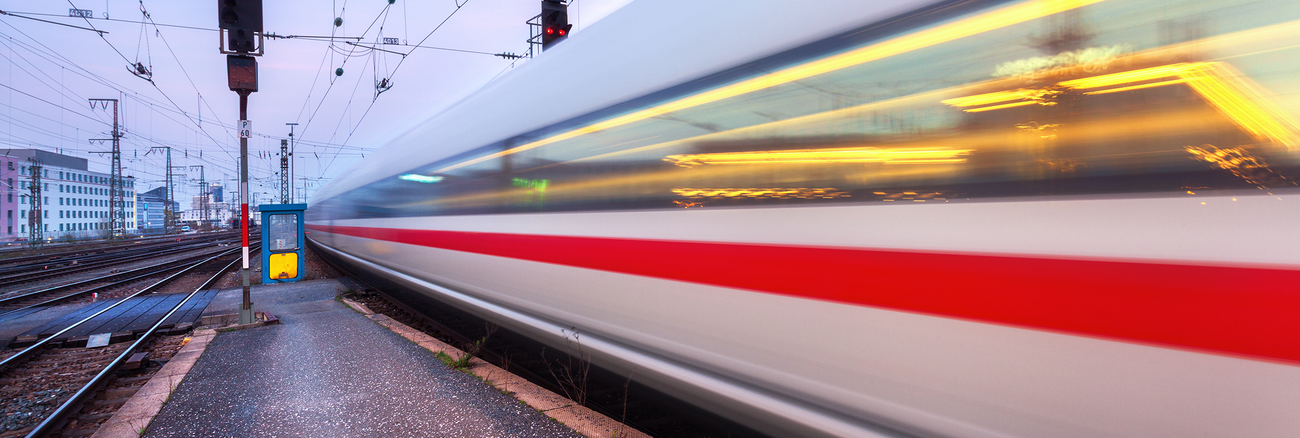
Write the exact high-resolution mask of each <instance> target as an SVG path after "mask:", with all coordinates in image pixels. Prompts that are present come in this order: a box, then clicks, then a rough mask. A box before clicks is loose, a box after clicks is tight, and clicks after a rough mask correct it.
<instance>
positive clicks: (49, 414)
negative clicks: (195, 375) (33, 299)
mask: <svg viewBox="0 0 1300 438" xmlns="http://www.w3.org/2000/svg"><path fill="white" fill-rule="evenodd" d="M238 256H239V249H238V248H236V249H231V250H226V251H222V252H220V253H218V254H216V255H211V256H210V257H207V258H204V259H203V260H199V261H197V262H193V263H191V264H190V265H189V266H188V267H185V268H183V269H181V270H179V271H177V272H175V273H173V274H171V275H169V276H167V277H166V278H163V279H160V280H158V281H157V282H155V283H153V284H151V285H149V286H147V287H145V288H144V289H141V290H140V291H138V292H135V293H133V294H131V295H130V296H128V297H125V298H123V299H122V300H120V301H119V302H118V303H116V304H114V305H112V306H108V307H105V308H103V309H101V310H99V311H98V312H96V313H95V314H93V315H90V316H87V317H85V318H82V319H80V320H78V321H76V322H74V323H72V324H70V325H68V326H67V327H65V328H63V329H62V330H59V331H58V332H57V333H55V334H53V335H52V336H48V337H45V338H44V339H41V340H40V341H38V342H36V343H35V344H33V345H31V346H30V347H27V348H26V349H24V350H22V351H19V352H17V353H14V354H12V355H10V356H9V357H7V358H5V359H4V360H3V361H0V382H4V383H5V384H4V386H3V389H0V397H3V400H12V401H13V402H11V403H10V406H9V407H5V409H6V410H8V409H9V408H11V407H12V406H13V405H14V404H19V405H24V406H26V407H27V408H29V411H28V412H29V413H31V415H29V416H27V417H22V416H21V415H18V416H15V415H14V414H13V413H11V412H4V413H5V414H6V417H5V418H6V420H9V421H10V422H20V421H24V420H26V421H25V422H24V423H23V424H13V425H4V426H6V427H7V428H11V429H16V430H10V431H9V432H3V433H0V437H9V436H27V437H43V436H49V435H51V434H54V433H59V434H61V435H63V436H82V435H88V434H89V433H93V430H88V429H87V428H86V427H84V426H86V425H87V424H94V425H97V424H98V422H99V421H102V420H104V419H107V418H108V417H109V416H111V415H112V411H115V410H116V407H120V406H121V403H124V402H125V400H126V399H127V398H129V396H127V397H122V395H123V394H126V393H128V392H132V388H138V387H139V386H141V385H143V384H144V382H145V381H147V380H148V379H147V378H142V377H143V376H140V375H131V374H127V375H119V373H118V372H117V371H118V369H119V368H120V367H122V366H123V365H124V364H126V363H128V362H131V363H133V364H139V363H140V362H142V361H143V362H145V363H146V364H145V366H147V358H141V357H140V356H138V355H136V353H137V352H139V351H141V350H142V349H143V348H147V347H148V346H149V344H150V343H152V342H154V335H155V334H156V333H158V331H159V329H160V327H162V325H163V323H164V322H165V321H167V320H168V319H169V318H171V317H172V316H173V314H175V313H176V312H177V310H178V309H181V308H182V306H184V305H185V304H186V303H187V302H188V301H189V300H190V299H192V298H194V296H195V295H196V294H198V293H199V292H201V291H203V290H205V289H207V288H208V287H209V286H210V285H211V284H213V283H214V282H216V281H217V280H218V279H219V278H220V277H221V276H222V275H223V274H224V273H225V272H226V271H227V270H229V269H230V268H231V267H233V266H235V265H236V264H237V263H238V262H239V260H240V259H239V257H238ZM227 259H232V260H230V261H229V262H226V261H225V260H227ZM194 275H201V276H204V277H206V280H205V281H203V283H202V284H201V285H199V286H198V287H197V288H195V289H194V290H193V291H192V292H189V293H188V295H186V297H185V298H184V299H182V300H180V301H179V302H178V303H177V304H175V305H174V306H173V307H171V310H170V311H168V312H166V314H165V315H162V316H161V317H160V318H158V319H157V322H156V323H153V325H152V326H151V327H149V328H148V329H147V330H145V331H144V332H142V333H139V334H137V335H136V336H135V341H134V342H132V343H130V344H129V345H128V344H127V343H125V342H119V343H116V344H110V345H108V346H106V347H103V348H99V349H93V350H92V349H86V348H52V347H53V343H52V342H51V341H53V340H55V339H57V338H59V336H60V335H62V334H63V333H66V332H69V331H71V330H73V329H75V328H77V327H78V326H80V325H82V324H85V323H87V322H89V321H91V320H93V319H95V317H97V316H99V315H101V314H104V313H105V312H109V311H110V310H111V309H113V308H114V307H116V306H118V305H120V304H122V303H126V302H127V301H128V300H130V299H131V298H134V297H137V296H141V295H145V294H150V293H154V292H155V291H158V290H161V288H163V287H165V286H166V285H168V284H170V283H172V282H176V281H178V280H180V279H181V278H182V277H185V276H194ZM166 342H174V341H171V340H168V341H165V342H164V343H166ZM133 356H134V357H133ZM155 371H156V370H155ZM110 381H112V382H113V383H112V385H111V386H113V387H114V388H113V390H114V391H116V392H115V394H109V395H107V396H106V397H101V398H103V399H106V400H109V402H107V403H106V402H92V401H91V399H92V398H93V397H94V396H95V395H96V394H97V393H98V392H99V389H100V388H101V387H103V386H104V385H105V384H107V383H109V382H110ZM114 403H116V407H114V406H112V405H113V404H114ZM83 407H84V408H88V409H89V410H90V411H91V412H90V413H87V414H85V415H80V416H76V415H77V414H78V413H79V412H81V411H82V409H83ZM70 420H71V422H72V424H74V426H76V425H80V426H82V427H77V428H76V430H75V431H62V430H60V429H61V428H63V427H64V425H65V424H69V421H70ZM37 421H39V423H37ZM13 426H22V427H19V428H14V427H13ZM95 427H97V426H95ZM64 432H67V433H64Z"/></svg>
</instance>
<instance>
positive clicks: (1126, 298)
mask: <svg viewBox="0 0 1300 438" xmlns="http://www.w3.org/2000/svg"><path fill="white" fill-rule="evenodd" d="M307 228H311V229H314V230H318V231H322V232H328V233H337V234H344V235H349V236H356V237H363V238H368V239H378V240H385V241H390V242H398V243H405V244H412V245H421V246H427V247H433V248H442V249H449V250H455V251H464V252H471V253H476V254H486V255H493V256H500V257H509V258H515V259H521V260H530V261H536V262H543V263H554V264H560V265H566V266H574V267H579V268H589V269H599V270H604V271H612V272H619V273H625V274H633V275H642V276H648V277H656V278H664V279H669V280H678V281H688V282H694V283H702V284H708V285H715V286H723V287H730V288H740V289H749V290H755V291H762V292H770V293H777V294H783V295H790V296H797V297H805V298H813V299H820V300H828V301H836V302H842V303H852V304H858V305H864V306H871V307H880V308H888V309H895V310H903V311H910V312H919V313H926V314H932V315H941V316H949V317H956V318H963V319H972V320H978V321H984V322H993V323H998V324H1009V325H1016V326H1022V327H1030V328H1037V329H1047V330H1052V331H1063V332H1068V333H1074V334H1083V335H1089V336H1102V337H1108V338H1118V339H1123V340H1129V341H1138V342H1144V343H1156V344H1162V345H1167V346H1176V347H1182V348H1192V349H1197V350H1210V351H1213V352H1219V353H1228V354H1233V355H1245V356H1250V357H1255V358H1264V359H1273V360H1277V359H1280V360H1283V361H1286V362H1291V363H1293V364H1294V363H1295V362H1300V292H1297V285H1300V271H1297V270H1287V269H1270V268H1245V267H1210V266H1190V265H1176V264H1162V263H1142V262H1117V261H1096V260H1060V259H1043V258H1032V257H1011V256H994V255H970V254H936V253H918V252H903V251H881V250H866V249H852V248H825V247H800V246H780V245H761V244H732V243H707V242H683V241H659V240H636V239H613V238H591V237H564V236H541V235H523V234H498V233H470V232H455V231H434V230H407V229H391V228H366V227H338V226H335V227H331V226H318V225H309V226H308V227H307Z"/></svg>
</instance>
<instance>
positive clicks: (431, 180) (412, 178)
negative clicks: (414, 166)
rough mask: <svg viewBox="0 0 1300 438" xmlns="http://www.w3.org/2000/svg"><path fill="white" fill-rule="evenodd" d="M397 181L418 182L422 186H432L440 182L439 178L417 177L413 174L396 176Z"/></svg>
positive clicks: (440, 178)
mask: <svg viewBox="0 0 1300 438" xmlns="http://www.w3.org/2000/svg"><path fill="white" fill-rule="evenodd" d="M397 179H401V180H405V181H413V182H418V183H423V184H433V183H436V182H438V181H442V177H441V176H428V175H417V174H414V173H407V174H403V175H401V176H398V177H397Z"/></svg>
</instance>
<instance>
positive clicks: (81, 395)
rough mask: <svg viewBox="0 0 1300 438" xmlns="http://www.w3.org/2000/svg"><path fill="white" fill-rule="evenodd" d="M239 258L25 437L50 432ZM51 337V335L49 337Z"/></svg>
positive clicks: (207, 282)
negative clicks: (164, 324) (169, 319)
mask: <svg viewBox="0 0 1300 438" xmlns="http://www.w3.org/2000/svg"><path fill="white" fill-rule="evenodd" d="M241 250H242V247H241V249H236V250H230V251H227V252H226V253H224V254H221V255H218V256H215V257H213V258H212V259H215V258H217V257H221V256H223V255H226V254H235V253H238V252H239V251H241ZM212 259H208V260H205V261H203V262H200V263H199V264H196V265H194V267H198V266H201V265H203V264H204V263H207V262H208V261H210V260H212ZM240 260H241V259H238V258H236V259H235V260H233V261H231V262H230V263H229V264H227V265H226V266H225V267H223V268H221V269H220V270H218V271H217V272H216V273H215V274H212V277H211V278H208V280H207V281H205V282H203V284H202V285H200V286H199V287H198V288H196V289H194V291H193V292H190V294H189V295H187V296H186V297H185V299H183V300H181V302H180V303H177V304H176V305H175V306H173V307H172V310H171V311H169V312H167V314H166V315H163V317H162V318H159V319H158V322H157V323H155V324H154V325H153V327H150V328H149V330H148V331H145V332H144V334H142V335H140V337H139V338H138V339H136V341H135V342H134V343H132V344H131V346H130V347H127V348H126V350H125V351H123V352H122V354H119V355H118V356H117V358H116V359H113V362H111V363H109V364H108V366H106V367H104V369H103V370H102V371H100V372H99V374H96V375H95V377H94V378H92V379H90V382H87V383H86V384H85V385H84V386H82V387H81V389H80V390H78V391H77V392H76V393H75V394H73V395H72V397H69V398H68V400H67V401H64V402H63V404H62V405H59V408H58V409H55V410H54V412H52V413H50V415H49V416H47V417H45V421H42V422H41V424H38V425H36V428H34V429H32V431H31V432H28V433H27V437H28V438H35V437H43V436H45V435H46V434H48V433H49V432H51V429H53V428H54V425H55V424H57V423H60V422H62V421H63V417H65V416H67V415H69V414H71V413H72V412H73V411H74V410H75V408H80V405H81V402H82V401H83V399H85V398H86V397H88V396H90V395H91V394H94V392H95V389H96V388H97V387H98V386H99V384H100V383H103V381H104V380H106V379H108V375H109V374H111V373H112V372H113V371H114V370H115V369H116V368H117V367H118V365H121V364H122V362H125V361H126V360H127V358H130V357H131V354H132V353H134V352H135V350H136V349H137V348H140V345H142V344H144V341H146V340H148V339H149V337H150V336H152V335H153V334H154V332H156V331H157V330H158V328H159V327H162V324H163V323H164V322H167V319H168V318H171V317H172V315H173V314H175V313H176V311H177V310H179V309H180V308H181V307H182V306H184V305H185V303H187V302H189V301H190V299H192V298H194V295H197V294H198V293H199V292H202V291H203V290H205V289H207V288H208V286H210V285H212V283H213V282H215V281H217V279H219V278H221V276H222V275H224V274H225V273H226V271H227V270H229V269H230V267H231V266H235V264H236V263H239V261H240ZM188 270H189V269H186V271H188ZM173 277H174V276H173ZM168 278H169V279H170V278H172V277H168ZM123 301H125V300H123ZM52 338H53V336H51V337H50V338H49V339H52Z"/></svg>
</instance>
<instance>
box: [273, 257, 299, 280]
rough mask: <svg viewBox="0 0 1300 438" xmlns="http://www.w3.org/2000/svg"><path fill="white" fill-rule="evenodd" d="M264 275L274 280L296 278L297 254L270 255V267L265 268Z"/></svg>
mask: <svg viewBox="0 0 1300 438" xmlns="http://www.w3.org/2000/svg"><path fill="white" fill-rule="evenodd" d="M266 274H267V275H269V276H270V277H271V278H273V279H276V280H288V279H290V278H298V253H296V252H284V253H278V254H271V258H270V265H268V266H267V271H266Z"/></svg>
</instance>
